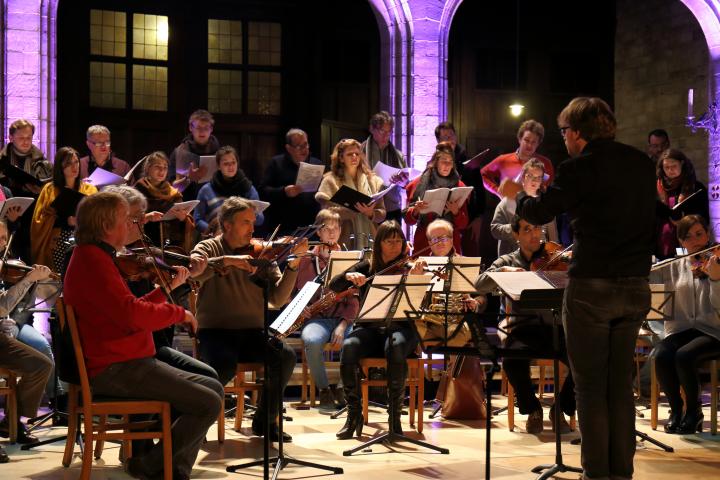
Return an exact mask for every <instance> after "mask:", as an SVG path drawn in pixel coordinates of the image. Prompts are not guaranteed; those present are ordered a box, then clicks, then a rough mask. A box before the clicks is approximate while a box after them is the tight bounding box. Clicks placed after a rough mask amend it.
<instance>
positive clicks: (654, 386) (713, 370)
mask: <svg viewBox="0 0 720 480" xmlns="http://www.w3.org/2000/svg"><path fill="white" fill-rule="evenodd" d="M704 363H705V365H706V366H707V367H708V368H709V369H710V433H711V434H713V435H717V429H718V426H717V416H718V415H717V412H718V387H720V383H718V368H720V358H715V359H712V360H707V361H705V362H704ZM680 393H681V395H682V396H683V400H684V399H685V392H684V391H683V390H682V389H681V390H680ZM659 398H660V386H659V384H658V381H657V373H656V370H655V357H650V428H652V429H653V430H655V429H657V426H658V403H659Z"/></svg>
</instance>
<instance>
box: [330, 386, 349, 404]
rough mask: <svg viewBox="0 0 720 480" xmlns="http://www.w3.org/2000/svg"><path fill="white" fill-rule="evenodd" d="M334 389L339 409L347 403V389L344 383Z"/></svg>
mask: <svg viewBox="0 0 720 480" xmlns="http://www.w3.org/2000/svg"><path fill="white" fill-rule="evenodd" d="M332 390H333V396H334V397H335V405H336V406H337V408H338V410H339V409H341V408H343V407H344V406H345V405H346V402H345V391H344V389H343V387H342V385H338V386H336V387H335V388H334V389H332Z"/></svg>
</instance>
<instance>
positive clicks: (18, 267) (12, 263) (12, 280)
mask: <svg viewBox="0 0 720 480" xmlns="http://www.w3.org/2000/svg"><path fill="white" fill-rule="evenodd" d="M33 268H34V267H31V266H29V265H25V263H24V262H23V261H22V260H20V259H19V258H18V259H14V260H4V261H2V262H0V280H2V281H3V282H4V283H5V284H8V285H14V284H16V283H17V282H19V281H20V280H22V279H23V278H25V275H27V274H28V273H30V272H31V271H32V270H33ZM50 278H51V279H52V280H55V281H57V282H59V281H60V275H59V274H57V273H54V272H53V273H51V274H50Z"/></svg>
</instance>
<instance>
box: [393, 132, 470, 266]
mask: <svg viewBox="0 0 720 480" xmlns="http://www.w3.org/2000/svg"><path fill="white" fill-rule="evenodd" d="M457 187H465V184H464V183H463V182H462V181H461V180H460V175H458V172H457V170H456V169H455V160H454V158H453V147H452V145H451V144H450V143H448V142H441V143H439V144H438V145H437V147H436V148H435V153H434V154H433V156H432V158H431V159H430V162H429V163H428V168H427V169H426V170H425V172H424V173H423V174H422V175H421V176H420V177H418V178H416V179H415V180H413V181H412V182H410V183H409V184H408V186H407V187H405V189H406V190H407V198H408V199H409V202H410V206H409V207H408V208H407V209H406V210H405V221H406V222H407V223H408V224H409V225H415V224H417V225H418V228H417V229H416V231H415V238H414V239H413V245H414V247H415V250H416V251H417V250H420V249H423V248H425V247H427V245H428V240H427V235H426V232H425V230H426V228H427V226H428V225H429V224H430V222H432V221H433V220H435V219H436V218H442V219H444V220H447V221H448V222H450V223H451V224H452V225H453V227H454V232H453V245H454V246H455V251H456V252H458V253H460V252H461V248H462V247H461V245H460V232H461V231H462V230H464V229H465V227H467V225H468V210H467V198H468V196H469V195H464V197H463V196H454V195H452V194H448V196H447V200H446V201H445V205H444V208H443V209H442V211H441V212H440V213H438V212H435V211H431V210H430V209H429V207H430V205H429V204H428V202H427V201H426V193H427V192H428V191H430V190H435V189H439V188H447V189H455V188H457ZM456 192H462V190H456Z"/></svg>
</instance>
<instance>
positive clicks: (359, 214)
mask: <svg viewBox="0 0 720 480" xmlns="http://www.w3.org/2000/svg"><path fill="white" fill-rule="evenodd" d="M343 185H347V186H348V187H350V188H352V189H353V190H357V191H358V192H360V193H364V194H365V195H367V196H371V195H374V194H376V193H377V192H379V191H380V190H381V189H382V186H383V181H382V178H380V177H378V176H377V175H375V174H374V173H373V172H372V170H370V167H368V166H367V163H366V162H365V157H364V155H363V153H362V149H361V147H360V142H358V141H357V140H353V139H349V138H346V139H343V140H340V141H339V142H338V144H337V145H335V148H334V149H333V153H332V155H331V156H330V171H329V172H327V173H326V174H325V175H324V176H323V179H322V182H321V183H320V186H319V187H318V191H317V193H316V194H315V200H317V201H318V203H320V205H321V206H322V208H329V207H333V206H337V205H336V204H334V203H332V202H330V198H332V196H333V195H335V193H336V192H337V191H338V190H340V187H342V186H343ZM354 207H355V208H356V209H357V211H355V210H352V209H350V208H345V207H340V208H339V210H338V213H340V221H341V229H342V235H341V237H340V240H339V243H340V245H343V244H345V245H346V246H347V248H354V247H358V246H359V247H366V246H368V245H367V244H366V243H365V244H362V245H351V244H350V235H355V239H356V241H358V240H360V241H363V243H364V239H366V238H367V236H368V235H375V230H376V229H377V224H380V223H382V221H383V220H385V213H386V212H385V203H384V202H383V199H382V198H381V199H379V200H377V201H376V202H374V203H371V204H367V205H366V204H364V203H360V202H358V203H356V204H355V205H354Z"/></svg>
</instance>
